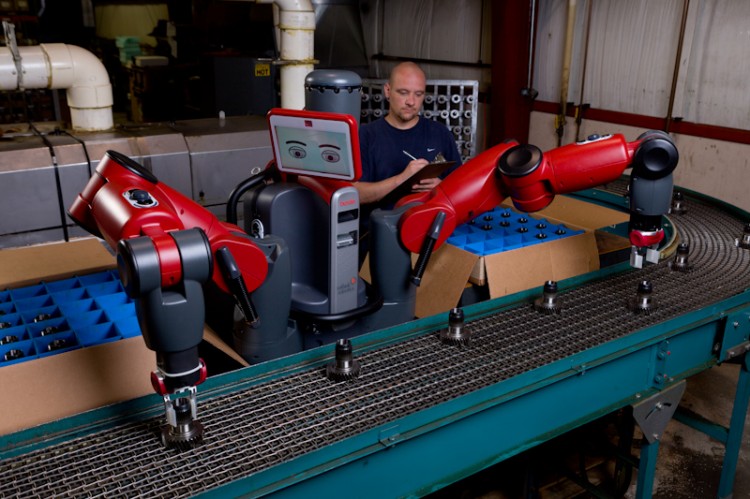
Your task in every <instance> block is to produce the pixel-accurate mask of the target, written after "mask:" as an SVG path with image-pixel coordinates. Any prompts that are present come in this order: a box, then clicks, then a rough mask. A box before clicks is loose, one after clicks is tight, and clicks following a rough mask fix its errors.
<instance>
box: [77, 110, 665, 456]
mask: <svg viewBox="0 0 750 499" xmlns="http://www.w3.org/2000/svg"><path fill="white" fill-rule="evenodd" d="M269 128H270V131H271V137H272V143H273V144H272V145H273V148H274V161H273V164H272V165H271V166H270V167H269V169H268V170H267V171H266V172H263V173H261V174H260V175H258V176H255V177H251V178H250V179H248V181H246V182H244V183H243V185H242V186H241V187H242V188H241V189H238V190H237V189H236V190H235V192H234V193H233V196H232V197H233V198H234V200H232V199H230V203H229V207H228V215H229V218H230V219H233V218H234V216H235V215H236V200H237V198H238V193H239V192H240V191H242V192H245V191H250V195H249V196H248V198H249V199H247V200H246V201H245V203H244V204H245V213H246V215H245V224H246V229H247V230H242V229H241V228H240V227H239V226H237V225H235V224H234V223H231V222H232V221H234V220H230V222H222V221H220V220H219V219H218V218H217V217H216V216H215V215H213V214H211V213H210V212H209V211H208V210H206V209H205V208H203V207H202V206H200V205H199V204H197V203H196V202H194V201H192V200H190V199H188V198H186V197H185V196H183V195H182V194H180V193H178V192H177V191H175V190H174V189H172V188H170V187H169V186H167V185H165V184H163V183H162V182H160V181H159V180H158V179H157V178H156V177H155V176H154V175H153V174H152V173H151V172H150V171H149V170H147V169H146V168H144V167H143V166H141V165H140V164H138V163H137V162H135V161H134V160H132V159H131V158H129V157H127V156H125V155H123V154H120V153H118V152H116V151H108V152H107V153H106V154H105V156H104V158H103V159H102V160H101V161H100V163H99V165H98V166H97V168H96V172H95V173H94V175H93V176H92V178H91V179H90V180H89V182H88V184H87V185H86V186H85V188H84V189H83V191H82V192H81V193H80V194H79V196H78V197H77V199H76V201H75V202H74V203H73V204H72V205H71V207H70V209H69V215H70V216H71V218H72V219H73V220H74V221H75V222H76V223H78V224H79V225H80V226H81V227H83V228H84V229H86V230H87V231H89V232H90V233H92V234H94V235H96V236H99V237H101V238H103V239H104V240H105V241H106V242H107V243H108V244H109V245H110V246H111V247H112V248H113V249H115V250H116V253H117V261H118V268H119V272H120V278H121V280H122V282H123V285H124V286H125V289H126V291H127V292H128V294H129V295H130V296H131V297H132V298H133V299H134V300H135V301H136V312H137V315H138V320H139V323H140V325H141V330H142V334H143V337H144V340H145V343H146V346H147V347H148V348H149V349H151V350H153V351H155V353H156V361H157V369H156V370H155V371H154V373H152V383H153V386H154V389H155V391H156V392H157V393H158V394H160V395H161V396H163V398H164V405H165V411H166V422H167V424H166V425H165V426H164V428H163V430H162V439H163V442H164V444H165V445H166V446H170V447H178V448H189V447H192V446H193V445H195V444H196V443H198V442H200V441H201V439H202V436H203V428H202V426H201V424H200V422H199V420H198V419H197V405H196V394H197V388H196V387H197V385H198V384H200V383H201V382H202V381H204V379H205V377H206V372H207V371H206V366H205V364H204V362H203V361H202V360H201V359H200V358H199V353H198V346H199V343H200V342H201V339H202V333H203V329H204V322H205V323H208V324H209V325H213V326H214V327H215V328H217V329H219V330H220V331H219V332H220V334H223V335H224V337H227V335H228V336H231V337H232V339H233V343H234V347H235V349H236V350H237V351H238V352H239V353H240V354H241V355H243V357H245V358H246V359H247V360H248V362H251V363H253V362H260V361H263V360H268V359H271V358H276V357H281V356H284V355H290V354H293V353H295V352H298V351H300V350H303V349H306V348H312V347H316V346H318V345H320V344H326V343H333V342H336V341H337V340H338V339H341V338H349V337H352V336H356V335H359V334H362V333H364V332H367V331H371V330H375V329H380V328H383V327H387V326H389V325H394V324H399V323H403V322H405V321H408V320H411V319H413V318H414V306H415V301H416V298H415V296H416V286H418V285H419V283H420V281H421V278H422V275H423V273H424V271H425V269H426V268H427V262H428V260H429V258H430V255H431V254H432V252H433V251H434V250H435V249H437V248H438V247H439V246H440V245H441V244H443V242H444V241H445V240H446V239H447V238H448V236H449V235H450V234H451V232H452V231H453V229H454V228H455V227H456V226H457V225H459V224H461V223H463V222H466V221H468V220H470V219H472V218H473V217H474V216H476V215H478V214H480V213H482V212H483V211H486V210H488V209H490V208H492V207H495V206H497V205H498V204H499V203H500V202H501V201H503V200H504V199H505V198H508V197H509V198H511V200H512V201H513V203H514V204H515V206H516V207H517V208H518V209H520V210H522V211H527V212H533V211H537V210H540V209H542V208H544V207H545V206H547V205H548V204H549V203H550V202H551V201H552V199H553V198H554V196H555V195H557V194H562V193H568V192H574V191H578V190H581V189H585V188H590V187H594V186H597V185H600V184H604V183H607V182H611V181H613V180H615V179H617V178H619V177H620V176H621V175H622V173H623V171H624V170H626V169H627V168H632V171H631V175H630V178H631V180H630V193H629V196H630V213H631V221H630V227H629V232H630V240H631V243H632V257H631V263H632V264H633V265H635V266H640V265H642V264H643V262H644V259H645V260H646V261H651V262H653V261H657V260H658V252H657V251H656V249H657V247H658V244H659V242H660V241H661V240H662V239H663V237H664V233H663V230H662V227H661V217H662V215H663V214H665V213H667V212H668V210H669V208H670V202H671V197H672V172H673V170H674V168H675V167H676V165H677V161H678V153H677V150H676V148H675V146H674V143H673V142H672V139H671V138H670V137H669V136H668V135H667V134H665V133H662V132H657V131H653V132H647V133H645V134H643V135H642V136H641V137H639V138H638V139H637V140H635V141H633V142H627V141H626V140H625V139H624V137H623V136H622V135H619V134H615V135H603V136H590V137H589V138H588V139H586V140H584V141H581V142H577V143H574V144H570V145H566V146H563V147H560V148H557V149H553V150H551V151H548V152H544V153H543V152H542V151H541V150H540V149H539V148H537V147H535V146H532V145H523V144H518V143H516V142H512V141H511V142H507V143H503V144H499V145H496V146H494V147H492V148H490V149H488V150H487V151H485V152H483V153H481V154H480V155H478V156H477V157H475V158H472V159H470V160H468V161H467V162H466V163H465V164H464V165H463V166H461V167H460V168H459V169H458V170H456V171H455V172H453V173H452V174H451V175H449V176H448V177H447V178H446V179H445V180H443V182H442V183H441V184H439V185H438V186H437V187H436V188H435V189H434V190H433V191H431V192H428V193H424V194H413V195H409V196H406V197H405V198H403V199H402V200H401V201H400V202H399V203H398V204H397V206H396V207H395V208H394V209H393V210H375V211H374V212H373V214H372V218H371V238H372V241H371V246H370V247H371V253H370V266H371V274H372V283H371V284H367V283H364V282H363V281H362V279H361V278H360V277H359V275H358V270H359V266H358V241H359V236H360V234H359V233H358V230H359V213H360V210H359V198H358V196H357V191H356V189H355V188H354V187H353V186H352V182H356V180H357V179H358V178H359V175H360V173H361V170H360V168H361V167H360V160H359V146H358V141H357V127H356V122H354V120H353V119H352V117H351V116H350V115H346V114H336V113H321V112H312V111H289V110H281V109H275V110H272V111H271V112H270V113H269ZM238 187H239V186H238ZM412 253H417V254H418V255H419V257H418V259H417V263H416V265H415V266H414V267H412V264H411V262H412V260H411V254H412ZM222 329H223V330H222ZM337 345H338V343H337Z"/></svg>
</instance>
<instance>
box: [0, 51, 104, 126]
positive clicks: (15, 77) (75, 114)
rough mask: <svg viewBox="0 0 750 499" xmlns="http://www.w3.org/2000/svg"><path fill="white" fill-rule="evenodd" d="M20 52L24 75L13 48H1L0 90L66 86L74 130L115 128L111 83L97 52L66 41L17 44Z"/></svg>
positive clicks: (59, 87)
mask: <svg viewBox="0 0 750 499" xmlns="http://www.w3.org/2000/svg"><path fill="white" fill-rule="evenodd" d="M18 52H19V54H20V56H21V74H19V73H18V71H17V70H16V64H15V62H14V61H13V54H12V53H11V51H10V49H9V48H8V47H0V90H20V89H28V88H50V89H63V88H64V89H66V91H67V92H66V94H67V97H68V106H69V107H70V117H71V121H72V125H73V129H74V130H79V131H98V130H109V129H110V128H112V126H113V119H112V103H113V100H112V85H111V84H110V82H109V75H108V74H107V70H106V69H105V68H104V65H103V64H102V62H101V61H100V60H99V59H98V58H97V57H96V56H95V55H94V54H92V53H91V52H89V51H88V50H85V49H82V48H81V47H77V46H75V45H66V44H64V43H50V44H43V45H36V46H31V47H18Z"/></svg>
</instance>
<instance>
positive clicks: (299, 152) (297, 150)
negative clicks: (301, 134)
mask: <svg viewBox="0 0 750 499" xmlns="http://www.w3.org/2000/svg"><path fill="white" fill-rule="evenodd" d="M289 154H291V155H292V157H293V158H297V159H302V158H304V157H305V156H307V152H306V151H305V150H304V149H303V148H301V147H299V146H292V147H290V148H289Z"/></svg>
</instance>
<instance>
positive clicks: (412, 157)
mask: <svg viewBox="0 0 750 499" xmlns="http://www.w3.org/2000/svg"><path fill="white" fill-rule="evenodd" d="M401 152H403V153H404V154H406V155H407V156H409V157H410V158H411V159H417V158H415V157H414V156H412V155H411V154H409V153H408V152H406V151H401Z"/></svg>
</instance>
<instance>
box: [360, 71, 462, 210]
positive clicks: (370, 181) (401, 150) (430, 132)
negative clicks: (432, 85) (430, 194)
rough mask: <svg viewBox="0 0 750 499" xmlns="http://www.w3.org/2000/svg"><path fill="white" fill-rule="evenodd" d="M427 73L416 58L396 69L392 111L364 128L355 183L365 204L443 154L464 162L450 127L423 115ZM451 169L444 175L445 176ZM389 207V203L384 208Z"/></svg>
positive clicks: (432, 181)
mask: <svg viewBox="0 0 750 499" xmlns="http://www.w3.org/2000/svg"><path fill="white" fill-rule="evenodd" d="M425 87H426V79H425V74H424V72H423V71H422V69H420V67H419V66H417V65H416V64H415V63H413V62H404V63H401V64H399V65H397V66H396V67H394V68H393V70H392V71H391V75H390V78H389V79H388V82H387V83H386V84H385V85H384V86H383V93H384V95H385V98H386V99H387V100H388V102H389V104H390V109H389V111H388V114H387V115H386V116H385V117H383V118H381V119H378V120H375V121H373V122H372V123H369V124H366V125H362V127H361V128H360V130H359V140H360V150H361V153H362V178H361V179H360V181H359V182H357V183H356V184H354V185H355V187H356V188H357V190H358V191H359V199H360V202H361V203H362V204H363V205H365V204H373V206H370V207H369V208H370V209H369V210H367V209H365V210H364V212H365V215H366V216H369V211H371V210H372V209H373V208H374V207H376V206H377V205H378V202H379V201H381V200H382V199H383V198H384V197H385V196H386V195H388V193H390V192H391V191H392V190H394V189H395V188H396V187H398V186H400V185H401V184H403V183H404V182H406V181H407V180H408V179H409V177H411V176H412V175H414V174H415V173H416V172H418V171H419V170H421V169H422V168H424V166H425V165H427V164H429V163H430V162H432V161H434V160H435V159H436V156H437V155H438V154H442V156H443V157H444V158H445V160H446V161H455V162H456V165H455V166H454V167H453V169H455V168H456V167H458V165H460V164H461V155H460V154H459V153H458V148H457V147H456V142H455V139H454V138H453V135H452V134H451V133H450V131H449V130H448V128H447V127H446V126H445V125H443V124H440V123H437V122H435V121H432V120H428V119H425V118H422V117H420V116H419V112H420V110H421V109H422V103H423V102H424V96H425ZM445 175H447V173H445V174H443V177H445ZM439 183H440V178H429V179H424V180H422V181H420V182H419V183H416V184H413V185H412V186H411V189H410V190H411V192H422V191H429V190H432V189H433V188H434V187H435V186H436V185H438V184H439ZM383 207H384V208H388V206H383Z"/></svg>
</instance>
